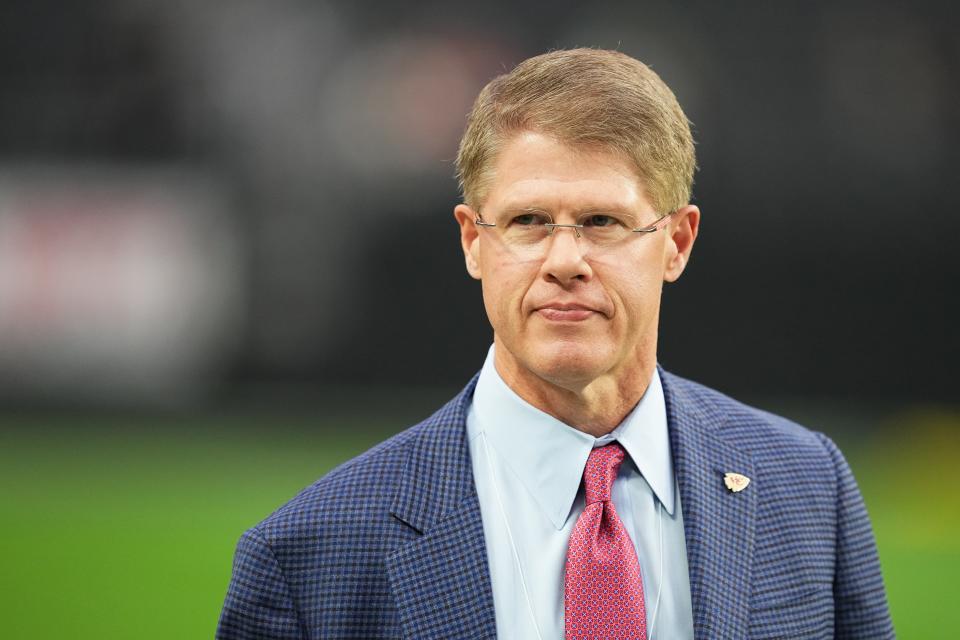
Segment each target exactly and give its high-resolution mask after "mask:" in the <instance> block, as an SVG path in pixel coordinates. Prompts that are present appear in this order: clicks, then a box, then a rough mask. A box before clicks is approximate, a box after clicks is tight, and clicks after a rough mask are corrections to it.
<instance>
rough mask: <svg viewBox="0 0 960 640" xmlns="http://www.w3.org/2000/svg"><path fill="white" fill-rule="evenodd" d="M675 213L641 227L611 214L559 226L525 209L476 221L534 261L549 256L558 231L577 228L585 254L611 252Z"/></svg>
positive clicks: (657, 227)
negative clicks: (493, 219) (552, 238)
mask: <svg viewBox="0 0 960 640" xmlns="http://www.w3.org/2000/svg"><path fill="white" fill-rule="evenodd" d="M673 213H674V212H673V211H671V212H670V213H666V214H664V215H662V216H660V217H659V218H657V219H656V220H655V221H654V222H652V223H651V224H649V225H647V226H644V227H638V226H636V222H635V221H634V220H633V218H631V217H630V216H626V215H619V214H610V213H587V214H584V215H582V216H581V217H580V218H578V219H577V221H576V223H573V224H558V223H555V222H554V221H553V219H552V218H551V217H550V215H549V214H547V213H545V212H542V211H536V210H529V209H527V210H523V211H521V212H518V213H514V214H511V215H507V216H504V217H503V219H502V220H498V221H497V222H485V221H484V220H483V218H482V217H480V214H479V213H478V214H477V217H476V219H475V220H474V222H475V224H476V225H477V226H478V227H484V228H486V229H489V230H490V231H492V232H494V235H496V236H497V237H498V238H499V240H500V241H501V243H502V244H503V246H504V247H505V248H507V249H508V250H509V251H510V252H511V253H513V254H514V255H516V256H517V257H519V258H523V259H534V258H542V257H543V256H545V255H546V253H547V249H548V247H549V245H550V241H549V238H550V237H551V236H552V235H553V233H554V231H556V230H557V229H573V231H574V233H576V236H577V240H578V244H579V246H580V250H581V255H583V256H584V257H586V256H587V255H598V254H602V253H606V252H610V251H612V250H614V249H616V248H618V247H619V246H621V245H622V244H624V243H625V242H626V241H627V240H628V239H629V238H631V237H632V234H634V233H654V232H655V231H659V230H661V229H663V228H664V227H665V226H666V225H661V223H662V222H663V221H664V220H666V219H667V218H669V217H670V216H671V215H672V214H673Z"/></svg>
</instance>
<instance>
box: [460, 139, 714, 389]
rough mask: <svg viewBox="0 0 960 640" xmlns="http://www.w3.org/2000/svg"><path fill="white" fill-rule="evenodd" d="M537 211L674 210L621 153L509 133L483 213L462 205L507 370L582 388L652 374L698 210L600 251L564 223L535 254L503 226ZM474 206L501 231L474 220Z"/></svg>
mask: <svg viewBox="0 0 960 640" xmlns="http://www.w3.org/2000/svg"><path fill="white" fill-rule="evenodd" d="M531 209H533V210H537V211H540V212H545V213H546V214H548V215H549V217H550V218H552V221H553V222H555V223H575V222H583V221H584V220H585V219H586V220H598V219H597V218H589V216H590V215H593V214H597V215H600V214H611V215H618V216H627V217H630V218H632V219H633V220H635V221H636V223H637V226H646V225H649V224H651V223H653V222H655V221H656V220H657V219H658V218H659V217H660V216H661V215H662V214H663V213H665V212H658V211H655V210H654V209H653V207H652V206H651V205H650V202H649V201H648V200H647V197H646V195H645V193H644V189H643V186H642V185H641V184H640V181H639V180H638V178H637V177H636V175H635V173H634V172H633V170H632V169H631V167H630V165H629V164H628V163H627V161H626V160H624V159H623V158H621V157H620V156H618V155H615V154H612V153H609V152H604V151H596V150H590V149H583V148H579V149H575V148H571V147H569V146H567V145H564V144H562V143H560V142H558V141H557V140H555V139H554V138H552V137H549V136H545V135H542V134H538V133H532V132H526V133H522V134H519V135H517V136H516V137H514V138H513V139H511V140H510V141H509V142H508V143H507V144H506V145H505V146H504V147H503V148H502V149H501V150H500V153H499V156H498V158H497V160H496V164H495V166H494V177H493V180H492V183H491V184H490V187H489V190H488V192H487V197H486V199H485V201H484V203H483V205H482V206H481V210H480V211H479V212H476V211H473V210H471V209H470V208H469V207H467V206H466V205H460V206H458V207H457V208H456V209H455V215H456V217H457V220H458V221H459V222H460V226H461V239H462V242H463V247H464V252H465V254H466V260H467V269H468V271H469V272H470V274H471V275H472V276H473V277H475V278H478V279H480V280H481V282H482V288H483V300H484V305H485V306H486V311H487V315H488V316H489V319H490V323H491V324H492V325H493V329H494V335H495V343H496V347H497V349H496V356H497V357H496V364H497V369H498V371H499V372H500V374H501V376H503V377H504V378H505V379H506V380H507V381H508V383H510V382H513V383H516V384H521V385H522V384H523V383H524V381H526V382H530V381H532V380H533V378H532V377H531V376H535V377H536V378H539V379H541V380H544V381H547V382H550V383H552V384H554V385H557V386H560V387H563V388H566V389H569V390H571V391H573V390H582V389H583V388H585V387H586V386H587V385H590V384H591V383H593V382H594V381H596V380H598V379H600V378H603V377H612V379H613V380H614V381H618V382H620V383H622V382H624V381H629V380H631V379H632V378H633V377H635V376H637V375H639V374H640V373H641V371H642V370H644V369H646V370H647V371H649V367H650V366H652V364H653V362H655V358H656V336H657V321H658V317H659V310H660V292H661V286H662V283H663V281H664V280H671V281H672V280H674V279H676V278H677V277H679V275H680V272H681V271H682V270H683V266H684V265H685V262H686V258H687V256H688V255H689V249H690V246H691V245H692V243H693V238H694V237H695V236H696V225H697V220H698V216H699V212H698V211H696V207H691V206H688V207H685V208H684V209H681V210H680V211H679V212H677V213H675V214H674V215H673V216H671V218H668V219H666V220H664V221H663V222H661V223H660V224H659V225H658V227H660V230H658V231H656V232H653V233H631V234H628V236H627V237H626V239H625V240H624V241H623V242H620V243H618V244H616V245H615V246H612V247H607V248H605V249H603V250H597V249H596V248H591V245H589V243H587V242H586V241H585V238H579V239H578V237H577V234H576V232H575V230H574V229H571V228H557V229H556V230H555V231H554V232H553V234H552V235H551V236H550V237H548V238H547V239H546V240H545V241H544V242H545V244H544V250H543V251H542V252H541V253H540V254H539V255H537V256H535V257H532V256H531V255H530V254H529V252H528V253H525V254H523V255H518V253H517V252H516V251H515V250H512V249H511V247H510V246H509V245H508V244H506V243H505V242H504V236H503V235H501V230H502V229H504V228H505V225H507V224H516V222H511V221H517V220H519V222H520V223H527V222H528V221H529V218H519V219H518V218H517V216H522V215H523V212H524V211H525V210H531ZM477 213H479V214H480V216H481V217H482V219H483V220H484V221H486V222H496V224H497V225H498V229H492V228H484V227H478V226H477V225H475V224H474V219H475V218H476V215H477ZM691 213H692V215H691ZM585 216H588V217H587V218H585ZM599 221H600V222H601V223H604V222H606V220H604V219H599ZM691 224H692V227H691ZM678 233H679V236H678ZM678 238H679V240H678ZM534 253H536V252H534ZM644 382H645V381H644Z"/></svg>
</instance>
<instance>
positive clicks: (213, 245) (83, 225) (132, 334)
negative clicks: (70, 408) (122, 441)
mask: <svg viewBox="0 0 960 640" xmlns="http://www.w3.org/2000/svg"><path fill="white" fill-rule="evenodd" d="M223 201H224V199H223V197H222V195H221V194H219V193H218V192H217V189H216V188H215V187H214V185H213V184H211V183H209V182H205V181H203V180H199V179H197V178H194V177H191V176H190V175H189V174H185V173H182V172H171V171H158V170H154V171H149V170H136V171H133V170H129V169H112V170H111V169H99V170H95V171H90V170H82V171H69V170H67V169H63V168H60V169H56V170H51V169H41V170H33V171H29V172H24V171H17V172H9V171H8V172H3V171H0V383H2V384H0V386H2V391H0V394H2V395H9V394H13V395H21V394H25V395H29V396H32V397H35V396H37V395H38V394H39V395H41V397H44V398H49V399H50V400H52V401H56V400H58V399H83V398H89V399H94V400H97V401H103V402H106V403H108V404H114V403H119V404H130V403H138V402H142V401H148V402H162V403H164V402H180V401H183V400H187V399H190V398H192V397H195V396H196V395H197V394H198V393H202V391H203V390H204V389H205V388H207V387H208V385H209V384H210V383H211V382H214V381H215V380H216V377H217V375H218V372H219V369H220V367H221V366H222V364H223V362H224V359H225V357H226V356H228V355H229V353H230V351H231V349H232V347H233V345H234V344H235V340H236V339H237V337H238V335H239V329H240V318H241V309H242V305H241V299H242V284H243V283H242V273H241V266H242V263H241V260H240V251H239V249H240V242H239V238H238V235H237V233H236V228H235V224H234V221H233V220H232V219H231V218H230V217H229V216H228V215H227V212H226V211H225V209H224V205H223Z"/></svg>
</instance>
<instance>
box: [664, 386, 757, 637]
mask: <svg viewBox="0 0 960 640" xmlns="http://www.w3.org/2000/svg"><path fill="white" fill-rule="evenodd" d="M660 378H661V381H662V382H663V391H664V399H665V401H666V405H667V420H668V422H669V427H670V443H671V448H672V450H673V458H674V469H675V470H676V474H677V484H678V485H679V487H680V504H682V505H683V528H684V537H685V538H686V542H687V563H688V565H689V571H690V595H691V601H692V603H693V625H694V636H695V637H697V638H745V637H747V635H748V633H749V630H748V627H747V625H748V622H749V596H750V579H751V562H752V559H753V548H754V531H755V519H756V511H757V495H758V491H760V490H761V489H762V487H758V486H757V484H758V483H756V482H753V483H751V484H750V485H748V486H747V488H746V489H744V490H743V491H742V492H738V493H734V492H732V491H730V490H728V489H727V488H726V486H725V485H724V482H723V478H724V475H725V474H726V473H729V472H733V473H739V474H742V475H745V476H747V477H748V478H754V477H755V476H754V462H753V457H752V456H751V455H750V454H749V453H748V452H746V451H744V450H743V449H742V448H741V447H736V446H734V445H733V444H731V443H730V442H727V440H726V439H725V438H724V436H723V434H722V427H724V426H725V424H726V423H727V422H728V420H729V417H728V415H726V414H725V413H724V412H722V411H721V409H720V408H719V407H718V405H717V402H716V394H715V392H707V391H706V390H704V389H703V388H702V387H700V386H699V385H696V384H694V383H691V382H688V381H686V380H683V379H682V378H679V377H677V376H674V375H671V374H669V373H666V372H665V371H663V370H662V369H660ZM708 393H709V395H708Z"/></svg>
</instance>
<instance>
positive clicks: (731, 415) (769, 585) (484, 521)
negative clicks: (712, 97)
mask: <svg viewBox="0 0 960 640" xmlns="http://www.w3.org/2000/svg"><path fill="white" fill-rule="evenodd" d="M457 163H458V169H459V172H460V177H461V180H462V185H463V194H464V202H463V204H460V205H458V206H456V208H455V209H454V216H455V218H456V220H457V222H458V223H459V225H460V237H461V242H462V245H463V251H464V257H465V261H466V267H467V271H468V272H469V274H470V275H471V276H473V277H474V278H477V279H479V280H480V281H481V283H482V289H483V299H484V304H485V307H486V311H487V315H488V317H489V319H490V323H491V325H492V326H493V330H494V344H493V346H492V347H491V350H490V354H489V355H488V358H487V361H486V363H485V365H484V367H483V369H482V371H481V372H480V374H479V375H478V376H477V377H476V378H474V380H472V381H471V382H470V383H469V384H468V385H467V387H466V388H465V389H464V390H463V392H462V393H461V394H460V395H458V396H457V397H456V398H454V399H453V400H452V401H451V402H450V403H449V404H447V405H446V406H445V407H443V408H441V409H440V410H439V411H438V412H437V413H436V414H434V415H433V416H432V417H431V418H429V419H427V420H426V421H424V422H423V423H421V424H419V425H417V426H415V427H413V428H411V429H409V430H407V431H404V432H402V433H400V434H399V435H397V436H395V437H394V438H392V439H390V440H388V441H386V442H384V443H383V444H381V445H379V446H377V447H375V448H373V449H371V450H370V451H368V452H366V453H365V454H363V455H361V456H360V457H358V458H356V459H354V460H351V461H350V462H347V463H346V464H344V465H342V466H341V467H339V468H338V469H336V470H334V471H333V472H331V473H330V474H328V475H327V476H326V477H325V478H323V479H321V480H320V481H318V482H317V483H316V484H314V485H313V486H311V487H310V488H308V489H306V490H305V491H303V492H302V493H301V494H299V495H298V496H297V497H295V498H294V499H293V500H291V501H290V502H289V503H288V504H287V505H285V506H284V507H282V508H281V509H279V510H278V511H277V512H275V513H274V514H273V515H271V516H270V517H269V518H267V519H266V520H265V521H263V522H262V523H260V524H259V525H257V526H256V527H254V528H252V529H251V530H249V531H248V532H247V533H246V534H244V536H243V537H242V538H241V540H240V543H239V546H238V549H237V554H236V559H235V564H234V574H233V579H232V582H231V584H230V588H229V591H228V593H227V599H226V603H225V605H224V609H223V613H222V616H221V619H220V626H219V630H218V637H220V638H224V639H227V638H230V639H239V638H400V637H403V638H493V637H500V638H542V639H546V638H562V637H566V638H651V639H652V638H665V639H670V640H675V639H683V638H691V637H697V638H734V639H740V638H833V637H839V638H874V639H875V638H887V637H892V636H893V629H892V625H891V622H890V618H889V614H888V612H887V605H886V599H885V595H884V588H883V582H882V579H881V575H880V569H879V564H878V559H877V553H876V548H875V544H874V540H873V534H872V532H871V530H870V524H869V521H868V519H867V515H866V511H865V509H864V506H863V502H862V499H861V497H860V494H859V491H858V489H857V486H856V484H855V482H854V480H853V477H852V476H851V474H850V470H849V468H848V466H847V464H846V462H845V461H844V459H843V457H842V455H841V454H840V452H839V451H838V450H837V448H836V447H835V446H834V445H833V443H832V442H831V441H830V440H829V439H828V438H826V437H825V436H823V435H821V434H817V433H813V432H810V431H807V430H805V429H804V428H802V427H800V426H798V425H795V424H793V423H790V422H789V421H787V420H784V419H782V418H779V417H776V416H773V415H770V414H767V413H764V412H761V411H758V410H756V409H752V408H749V407H746V406H744V405H742V404H739V403H737V402H736V401H734V400H732V399H730V398H728V397H725V396H723V395H721V394H719V393H717V392H715V391H711V390H710V389H707V388H705V387H702V386H700V385H697V384H695V383H693V382H689V381H687V380H683V379H681V378H678V377H676V376H674V375H671V374H669V373H667V372H666V371H664V370H662V369H660V368H659V367H658V366H657V360H656V345H657V325H658V317H659V307H660V294H661V288H662V283H663V282H673V281H675V280H676V279H677V278H679V277H680V275H681V273H682V272H683V270H684V268H685V266H686V264H687V262H688V261H689V258H690V254H691V250H692V248H693V244H694V241H695V240H696V237H697V231H698V228H699V221H700V211H699V210H698V208H697V207H696V206H694V205H691V204H690V203H689V200H690V189H691V185H692V181H693V172H694V151H693V140H692V138H691V135H690V130H689V126H688V123H687V119H686V117H685V116H684V114H683V111H682V110H681V109H680V106H679V105H678V104H677V102H676V99H675V98H674V96H673V94H672V92H671V91H670V90H669V89H668V88H667V87H666V85H665V84H663V82H662V81H661V80H660V78H659V77H658V76H657V75H656V74H654V73H653V72H652V71H651V70H650V69H648V68H647V67H646V66H644V65H643V64H642V63H640V62H638V61H636V60H634V59H632V58H630V57H628V56H625V55H623V54H620V53H616V52H610V51H596V50H586V49H579V50H572V51H555V52H552V53H549V54H546V55H542V56H537V57H535V58H531V59H529V60H527V61H525V62H523V63H521V64H520V65H519V66H518V67H516V68H515V69H514V70H513V71H512V72H511V73H509V74H507V75H504V76H500V77H498V78H496V79H494V80H493V81H492V82H490V84H488V85H487V86H486V87H485V88H484V89H483V91H482V92H481V94H480V96H479V98H478V99H477V102H476V104H475V105H474V109H473V111H472V113H471V114H470V117H469V122H468V126H467V130H466V132H465V134H464V137H463V140H462V141H461V146H460V153H459V156H458V158H457Z"/></svg>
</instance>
